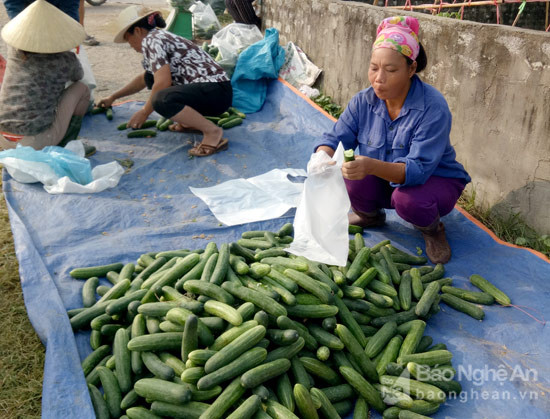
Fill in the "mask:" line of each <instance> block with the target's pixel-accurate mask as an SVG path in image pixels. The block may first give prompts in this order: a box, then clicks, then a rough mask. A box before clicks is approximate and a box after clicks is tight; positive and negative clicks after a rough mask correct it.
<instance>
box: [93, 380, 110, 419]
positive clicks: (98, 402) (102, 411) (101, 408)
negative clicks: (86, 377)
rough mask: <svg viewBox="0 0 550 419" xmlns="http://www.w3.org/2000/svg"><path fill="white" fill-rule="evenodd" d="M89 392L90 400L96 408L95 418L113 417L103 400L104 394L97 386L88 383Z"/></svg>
mask: <svg viewBox="0 0 550 419" xmlns="http://www.w3.org/2000/svg"><path fill="white" fill-rule="evenodd" d="M88 391H89V392H90V398H91V399H92V406H93V408H94V412H95V416H96V418H97V419H109V418H110V417H111V415H110V413H109V407H108V406H107V402H106V401H105V399H104V398H103V394H101V392H100V391H99V390H98V389H97V387H96V386H94V385H92V384H89V383H88Z"/></svg>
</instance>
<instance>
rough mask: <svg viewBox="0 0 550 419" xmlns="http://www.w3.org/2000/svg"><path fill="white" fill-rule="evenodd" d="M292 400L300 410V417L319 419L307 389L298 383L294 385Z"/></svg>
mask: <svg viewBox="0 0 550 419" xmlns="http://www.w3.org/2000/svg"><path fill="white" fill-rule="evenodd" d="M293 392H294V400H295V401H296V407H298V411H299V412H300V417H302V418H304V419H319V415H318V414H317V409H316V408H315V404H314V403H313V400H312V398H311V394H310V393H309V390H308V389H307V388H306V387H305V386H303V385H302V384H300V383H297V384H295V385H294V391H293Z"/></svg>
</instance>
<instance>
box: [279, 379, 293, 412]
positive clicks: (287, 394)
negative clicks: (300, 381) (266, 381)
mask: <svg viewBox="0 0 550 419" xmlns="http://www.w3.org/2000/svg"><path fill="white" fill-rule="evenodd" d="M275 392H276V394H277V398H278V399H279V401H280V402H281V404H282V405H283V406H285V407H286V408H287V409H288V410H290V411H291V412H293V411H294V407H295V403H294V395H293V392H292V384H291V382H290V378H289V377H288V374H287V373H284V374H282V375H281V376H280V377H279V378H278V379H277V382H276V387H275Z"/></svg>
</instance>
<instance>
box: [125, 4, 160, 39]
mask: <svg viewBox="0 0 550 419" xmlns="http://www.w3.org/2000/svg"><path fill="white" fill-rule="evenodd" d="M153 13H159V12H158V11H156V10H151V9H148V8H147V7H143V6H129V7H127V8H126V9H124V10H123V11H122V12H120V14H119V15H118V18H117V21H116V30H117V34H116V35H115V39H114V42H115V43H117V44H121V43H123V42H126V41H125V40H124V34H125V33H126V31H127V30H128V29H129V28H130V26H132V25H133V24H134V23H136V22H139V21H140V20H141V19H143V18H144V17H145V16H149V15H152V14H153Z"/></svg>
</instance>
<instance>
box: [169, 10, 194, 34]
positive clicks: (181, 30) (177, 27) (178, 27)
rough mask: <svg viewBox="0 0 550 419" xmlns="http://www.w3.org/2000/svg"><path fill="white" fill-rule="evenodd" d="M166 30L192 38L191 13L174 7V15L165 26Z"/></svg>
mask: <svg viewBox="0 0 550 419" xmlns="http://www.w3.org/2000/svg"><path fill="white" fill-rule="evenodd" d="M167 30H168V31H170V32H172V33H174V34H176V35H179V36H181V37H183V38H186V39H189V40H192V39H193V14H192V13H191V12H183V11H180V10H178V9H176V16H175V17H174V20H172V22H171V23H170V26H169V27H168V28H167Z"/></svg>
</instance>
